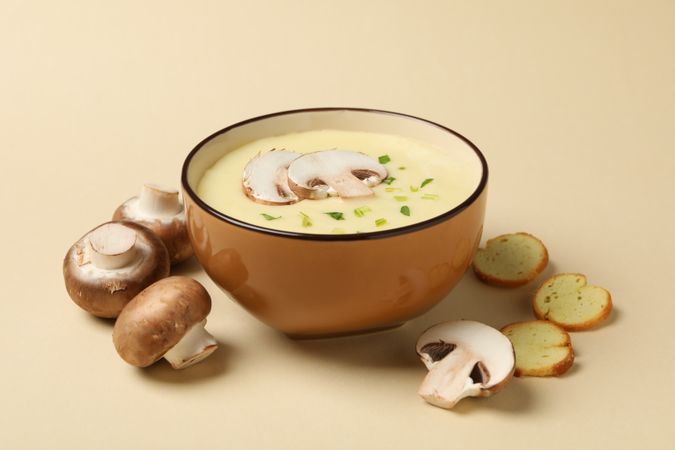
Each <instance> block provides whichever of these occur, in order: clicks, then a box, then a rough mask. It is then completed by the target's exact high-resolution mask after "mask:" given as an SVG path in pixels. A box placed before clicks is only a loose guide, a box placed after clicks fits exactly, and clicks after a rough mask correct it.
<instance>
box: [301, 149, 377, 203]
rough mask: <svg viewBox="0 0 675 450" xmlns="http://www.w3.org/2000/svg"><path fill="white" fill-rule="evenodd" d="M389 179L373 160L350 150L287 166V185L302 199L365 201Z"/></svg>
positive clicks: (319, 154) (325, 152)
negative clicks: (332, 198)
mask: <svg viewBox="0 0 675 450" xmlns="http://www.w3.org/2000/svg"><path fill="white" fill-rule="evenodd" d="M386 177H387V169H385V167H384V166H383V165H382V164H380V163H379V162H377V161H376V160H375V159H373V158H372V157H370V156H368V155H366V154H364V153H360V152H355V151H350V150H323V151H318V152H313V153H307V154H305V155H302V156H301V157H299V158H297V159H296V160H294V161H293V162H292V163H291V164H290V166H288V185H289V186H290V188H291V189H292V190H293V192H295V193H296V194H297V195H298V196H299V197H301V198H309V199H321V198H326V197H328V196H340V197H342V198H349V197H366V196H369V195H372V194H373V191H372V190H371V189H370V187H372V186H375V185H378V184H380V183H381V182H382V180H384V179H385V178H386Z"/></svg>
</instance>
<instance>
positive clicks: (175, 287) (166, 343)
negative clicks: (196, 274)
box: [113, 276, 218, 369]
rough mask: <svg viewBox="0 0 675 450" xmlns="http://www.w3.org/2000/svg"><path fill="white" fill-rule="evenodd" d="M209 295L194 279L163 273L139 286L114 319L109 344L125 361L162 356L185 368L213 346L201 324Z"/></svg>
mask: <svg viewBox="0 0 675 450" xmlns="http://www.w3.org/2000/svg"><path fill="white" fill-rule="evenodd" d="M210 311H211V297H210V296H209V293H208V292H207V291H206V289H204V287H203V286H202V285H201V284H199V282H197V281H195V280H193V279H192V278H188V277H180V276H174V277H168V278H164V279H163V280H160V281H158V282H157V283H155V284H153V285H151V286H149V287H148V288H146V289H144V290H143V291H142V292H141V293H140V294H138V295H137V296H136V297H134V299H133V300H132V301H131V302H129V304H128V305H127V306H126V307H125V308H124V310H123V311H122V313H121V314H120V315H119V317H118V318H117V322H115V328H114V329H113V343H114V344H115V349H116V350H117V353H118V354H119V355H120V357H121V358H122V359H123V360H125V361H126V362H128V363H129V364H131V365H133V366H137V367H146V366H149V365H150V364H152V363H154V362H155V361H157V360H159V359H160V358H162V357H164V359H166V360H167V361H169V363H170V364H171V366H172V367H173V368H174V369H184V368H186V367H189V366H191V365H193V364H196V363H198V362H199V361H201V360H203V359H204V358H206V357H207V356H209V355H210V354H211V353H213V352H214V351H215V350H216V348H218V345H217V343H216V340H215V339H214V338H213V336H211V335H210V334H209V333H208V332H207V331H206V330H205V329H204V325H205V324H206V316H208V314H209V312H210Z"/></svg>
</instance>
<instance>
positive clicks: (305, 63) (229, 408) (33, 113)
mask: <svg viewBox="0 0 675 450" xmlns="http://www.w3.org/2000/svg"><path fill="white" fill-rule="evenodd" d="M673 55H675V2H672V1H662V2H659V1H632V2H626V1H607V2H599V1H559V2H539V1H515V2H514V1H508V2H498V1H494V2H473V1H472V2H441V1H439V2H429V1H423V0H416V1H377V2H374V1H370V2H366V1H351V0H350V1H346V0H341V1H339V2H337V1H336V2H324V1H306V2H299V1H296V2H293V1H284V2H277V1H268V2H262V1H239V2H223V1H211V2H205V1H193V2H184V3H183V4H180V3H178V2H159V1H158V2H136V1H119V2H102V1H101V2H92V1H81V2H72V1H59V2H56V1H54V2H51V1H44V2H27V1H7V0H4V1H2V3H0V58H1V61H2V66H1V70H0V124H1V125H0V144H1V147H0V154H1V155H2V169H3V170H2V176H1V177H0V183H1V184H0V186H1V190H0V200H1V201H2V205H3V207H4V209H3V211H4V212H3V213H2V217H3V221H2V231H3V233H2V234H3V240H4V242H3V253H4V257H3V258H2V260H1V262H0V270H1V271H0V273H1V274H2V275H1V277H2V295H1V301H0V318H1V319H0V320H1V322H0V325H1V326H0V330H1V331H0V333H1V339H0V355H2V360H1V361H2V362H1V363H0V364H1V365H0V380H1V384H0V386H1V387H0V395H1V397H0V398H1V400H0V405H1V407H0V429H1V430H0V448H3V449H8V450H9V449H23V448H26V449H28V448H30V449H37V448H64V449H66V448H67V449H79V448H83V449H84V448H86V449H93V448H96V449H107V448H125V449H135V448H139V449H140V448H142V449H149V448H163V449H174V448H175V449H178V448H200V447H203V448H208V447H216V446H220V447H224V448H294V449H299V448H324V449H337V448H388V449H410V448H420V449H427V448H439V449H440V448H462V449H474V448H477V449H478V448H497V447H499V448H502V449H507V448H543V447H544V446H546V448H549V449H569V448H572V447H573V446H578V448H614V449H619V448H621V449H624V448H625V449H635V448H644V449H647V448H649V449H657V448H663V449H666V448H668V449H669V448H673V445H674V444H673V442H674V441H675V429H674V427H673V425H672V421H673V416H674V414H673V413H674V412H675V408H674V407H673V403H674V402H675V388H674V387H673V386H675V384H673V382H672V379H673V377H674V376H675V370H674V369H675V356H674V355H675V333H674V331H673V325H672V324H673V318H672V317H673V315H674V314H675V306H674V305H675V302H673V287H672V280H673V276H674V275H675V273H674V270H673V251H674V250H675V242H674V238H673V236H674V234H673V229H672V228H673V225H672V224H673V220H674V219H675V208H674V206H675V205H674V202H673V198H672V196H673V192H674V191H675V189H674V188H675V182H674V181H673V180H674V178H675V176H674V174H675V149H674V147H673V146H674V144H675V131H674V130H675V127H674V126H673V122H674V120H675V58H674V56H673ZM327 105H332V106H338V105H349V106H364V107H374V108H383V109H391V110H395V111H402V112H407V113H410V114H414V115H419V116H422V117H425V118H428V119H431V120H435V121H438V122H440V123H443V124H445V125H447V126H450V127H452V128H455V129H457V130H459V131H461V132H462V133H464V134H466V135H467V136H468V137H469V138H471V139H472V140H473V141H474V142H475V143H476V144H477V145H478V146H479V147H480V148H481V149H482V150H483V152H484V153H485V155H486V157H487V159H488V161H489V163H490V167H491V171H492V173H491V184H490V197H489V204H488V214H487V219H486V228H485V231H486V235H487V236H490V235H495V234H497V233H501V232H509V231H518V230H527V231H530V232H532V233H535V234H536V235H538V236H540V237H541V238H542V239H543V240H544V241H545V242H546V243H547V244H548V246H549V250H550V253H551V258H552V264H551V267H549V269H548V271H547V273H548V274H551V273H553V272H558V271H581V272H584V273H586V274H587V275H588V276H589V279H590V281H591V282H593V283H597V284H600V285H603V286H606V287H607V288H609V289H610V290H611V292H612V293H613V295H614V299H615V304H616V311H615V313H614V315H613V316H612V318H611V320H610V321H609V323H608V324H607V325H606V326H603V327H601V328H600V329H598V330H596V331H592V332H586V333H574V334H573V336H572V339H573V343H574V346H575V349H576V351H577V355H578V358H577V363H576V365H575V367H574V368H573V369H572V370H571V371H570V372H569V373H568V374H566V375H565V376H563V377H561V378H558V379H516V380H514V381H513V382H512V383H511V385H510V386H509V387H508V389H507V390H505V391H504V392H503V393H501V394H499V395H497V396H495V397H493V398H491V399H487V400H473V399H472V400H466V401H464V402H462V403H461V404H460V405H459V406H458V407H457V408H456V409H455V410H453V411H443V410H440V409H437V408H434V407H431V406H428V405H426V404H425V403H424V402H423V401H422V400H421V399H419V398H418V397H417V395H416V389H417V386H418V384H419V383H420V382H421V380H422V378H423V377H424V374H425V372H426V371H425V369H424V367H423V366H422V364H421V363H420V362H419V361H417V358H416V356H415V354H414V343H415V340H416V337H417V336H418V334H419V333H420V331H421V330H422V329H424V328H425V327H427V326H429V325H430V324H433V323H435V322H438V321H442V320H447V319H453V318H460V317H464V318H473V319H478V320H482V321H485V322H487V323H489V324H492V325H494V326H501V325H504V324H506V323H508V322H510V321H513V320H519V319H527V318H529V317H530V312H529V306H528V297H529V295H530V294H531V293H532V291H533V290H534V289H535V288H536V286H535V285H536V283H533V284H532V285H531V286H527V287H524V288H522V289H517V290H500V289H496V288H490V287H486V286H484V285H481V284H479V283H478V282H477V281H476V279H475V278H474V277H473V276H472V275H471V274H467V276H466V277H465V279H464V280H463V281H462V282H461V284H460V285H459V286H458V287H457V288H456V289H455V290H454V291H453V292H452V293H451V294H450V295H449V296H448V298H447V299H446V300H445V301H444V302H442V303H441V304H440V305H439V306H438V307H436V308H435V309H434V310H432V311H431V312H429V313H428V314H426V315H425V316H423V317H421V318H419V319H417V320H415V321H413V322H411V323H409V324H407V325H406V326H405V327H403V328H400V329H398V330H396V331H392V332H388V333H381V334H376V335H370V336H362V337H354V338H345V339H334V340H324V341H313V342H294V341H291V340H288V339H286V338H285V337H283V336H280V335H279V334H277V333H275V332H274V331H273V330H270V329H268V328H267V327H265V326H264V325H262V324H260V323H259V322H257V321H256V320H254V319H253V318H252V317H250V316H249V315H247V314H246V313H245V312H244V311H243V310H242V309H240V308H239V307H238V306H236V305H235V304H234V303H233V302H231V301H230V300H229V299H228V298H227V297H226V296H225V295H224V294H222V293H221V292H220V291H218V290H217V289H216V288H215V286H214V285H213V284H212V283H211V282H210V281H209V280H208V279H207V278H206V277H205V275H204V274H203V273H201V272H200V271H199V269H198V267H197V266H196V264H195V263H191V264H187V266H185V267H183V268H182V269H181V272H182V273H188V274H191V275H193V276H195V277H196V278H197V279H199V280H200V281H203V282H204V283H205V284H206V286H207V287H208V288H209V290H210V291H211V293H212V295H213V297H214V308H213V313H212V315H211V319H210V322H209V329H210V330H211V331H212V332H213V333H214V334H215V335H216V337H217V338H218V340H219V341H220V342H221V345H222V348H221V350H220V351H218V352H217V353H216V354H214V356H213V357H212V358H211V359H210V360H209V361H208V362H205V363H203V364H201V365H199V366H196V367H194V368H192V369H190V370H186V371H183V372H176V371H172V370H171V369H170V368H169V367H168V365H167V364H165V363H163V362H162V363H160V364H157V365H156V366H154V367H151V368H149V369H147V370H138V369H135V368H133V367H130V366H128V365H126V364H125V363H123V362H122V361H121V360H120V359H118V357H117V355H116V354H115V351H114V348H113V346H112V343H111V337H110V334H111V323H110V322H108V321H103V320H97V319H94V318H92V317H90V316H88V315H87V314H85V313H83V312H82V311H80V310H79V309H78V308H77V307H75V305H74V304H73V303H72V302H71V301H70V300H69V298H68V296H67V295H66V292H65V290H64V288H63V285H62V283H63V282H62V278H61V273H60V272H61V260H62V258H63V256H64V254H65V252H66V250H67V249H68V247H69V246H70V245H71V244H72V242H73V241H75V240H76V239H77V238H79V237H80V236H81V235H82V234H83V233H84V232H85V231H87V230H88V229H90V228H92V227H93V226H95V225H97V224H98V223H100V222H103V221H105V220H107V219H108V218H109V217H110V215H111V214H112V211H113V210H114V208H115V206H116V205H117V204H119V203H120V202H122V201H123V200H124V199H126V198H127V197H129V196H131V195H133V194H134V193H135V192H136V190H137V189H138V187H139V185H140V183H141V182H143V181H144V180H154V181H157V182H161V183H171V184H174V185H177V183H178V178H179V169H180V166H181V163H182V160H183V158H184V157H185V155H186V154H187V152H188V151H189V150H190V149H191V148H192V147H193V146H194V145H195V144H196V143H197V142H198V141H199V140H201V139H202V138H203V137H205V136H206V135H208V134H210V133H211V132H213V131H215V130H217V129H219V128H222V127H224V126H226V125H228V124H230V123H233V122H235V121H239V120H242V119H245V118H248V117H252V116H255V115H258V114H263V113H268V112H273V111H278V110H285V109H291V108H297V107H308V106H327Z"/></svg>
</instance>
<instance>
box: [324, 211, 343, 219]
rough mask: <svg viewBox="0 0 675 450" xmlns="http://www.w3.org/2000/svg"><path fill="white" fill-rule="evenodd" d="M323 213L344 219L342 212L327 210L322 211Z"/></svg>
mask: <svg viewBox="0 0 675 450" xmlns="http://www.w3.org/2000/svg"><path fill="white" fill-rule="evenodd" d="M324 214H327V215H329V216H331V217H332V218H333V219H335V220H345V215H344V214H342V213H341V212H337V211H333V212H327V213H324Z"/></svg>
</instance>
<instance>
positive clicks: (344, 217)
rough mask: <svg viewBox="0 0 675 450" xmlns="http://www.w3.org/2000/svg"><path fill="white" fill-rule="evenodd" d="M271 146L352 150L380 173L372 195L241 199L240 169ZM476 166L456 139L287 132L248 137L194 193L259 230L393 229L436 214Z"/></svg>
mask: <svg viewBox="0 0 675 450" xmlns="http://www.w3.org/2000/svg"><path fill="white" fill-rule="evenodd" d="M273 148H276V149H286V150H292V151H294V152H298V153H308V152H315V151H319V150H326V149H335V148H337V149H341V150H353V151H357V152H362V153H365V154H366V155H369V156H371V157H372V158H374V159H375V160H376V161H379V162H380V163H381V164H382V165H384V167H385V168H386V170H387V175H388V176H387V178H386V179H385V180H384V182H382V183H380V184H378V185H377V186H374V187H372V188H371V189H372V191H373V193H374V194H373V195H372V196H368V197H357V198H350V199H343V198H340V197H328V198H324V199H320V200H310V199H305V200H301V201H299V202H297V203H293V204H290V205H265V204H260V203H256V202H254V201H253V200H251V199H250V198H249V197H247V196H246V195H245V193H244V189H243V187H242V173H243V171H244V167H246V165H247V163H248V162H249V161H250V160H251V159H252V158H255V157H256V156H257V155H258V154H261V153H263V154H264V153H265V152H267V151H269V150H271V149H273ZM480 171H481V165H480V162H479V160H478V157H477V156H476V155H475V153H474V152H473V151H472V150H471V149H470V148H469V147H468V146H467V145H466V144H465V143H464V142H463V141H461V140H460V139H457V140H456V143H455V144H453V145H451V146H448V147H443V148H439V147H436V146H433V145H429V144H427V143H425V142H419V141H415V140H411V139H407V138H404V137H402V136H396V135H391V134H379V133H370V132H356V131H343V130H317V131H307V132H300V133H289V134H285V135H281V136H273V137H268V138H264V139H259V140H257V141H254V142H250V143H248V144H246V145H243V146H241V147H239V148H236V149H234V150H232V151H230V152H228V153H227V154H225V155H224V156H223V157H222V158H220V159H219V160H218V161H217V162H216V163H215V164H214V165H213V166H212V167H211V168H210V169H208V170H207V171H206V172H205V173H204V176H203V177H202V179H201V180H200V182H199V184H198V187H197V194H198V195H199V197H200V198H201V199H202V200H204V201H205V202H206V203H207V204H208V205H210V206H211V207H212V208H214V209H216V210H218V211H220V212H222V213H224V214H226V215H228V216H231V217H234V218H236V219H239V220H241V221H244V222H248V223H251V224H254V225H259V226H262V227H266V228H273V229H277V230H286V231H294V232H300V233H311V234H343V233H365V232H373V231H381V230H386V229H391V228H399V227H403V226H406V225H411V224H414V223H417V222H422V221H425V220H427V219H431V218H433V217H436V216H438V215H440V214H443V213H444V212H446V211H448V210H450V209H452V208H454V207H456V206H457V205H459V204H460V203H462V202H463V201H464V200H466V199H467V198H468V197H469V196H470V195H471V194H472V193H473V191H474V190H475V189H476V188H477V186H478V184H479V181H480V175H481V172H480Z"/></svg>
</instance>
